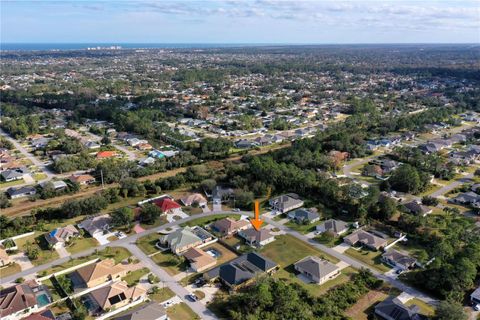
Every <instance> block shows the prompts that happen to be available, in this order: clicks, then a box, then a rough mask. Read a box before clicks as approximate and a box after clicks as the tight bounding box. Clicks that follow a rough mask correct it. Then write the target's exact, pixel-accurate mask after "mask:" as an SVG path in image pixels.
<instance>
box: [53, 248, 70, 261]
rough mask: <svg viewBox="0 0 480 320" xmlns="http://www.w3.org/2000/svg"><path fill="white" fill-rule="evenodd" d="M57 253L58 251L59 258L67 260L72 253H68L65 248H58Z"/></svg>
mask: <svg viewBox="0 0 480 320" xmlns="http://www.w3.org/2000/svg"><path fill="white" fill-rule="evenodd" d="M55 251H57V253H58V256H59V257H60V258H65V257H68V256H69V255H70V253H69V252H68V251H67V249H66V248H65V247H64V246H60V247H58V248H55Z"/></svg>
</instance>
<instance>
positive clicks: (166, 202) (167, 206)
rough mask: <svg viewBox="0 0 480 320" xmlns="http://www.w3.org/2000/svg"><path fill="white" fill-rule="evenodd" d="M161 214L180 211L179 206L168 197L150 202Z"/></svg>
mask: <svg viewBox="0 0 480 320" xmlns="http://www.w3.org/2000/svg"><path fill="white" fill-rule="evenodd" d="M152 203H153V204H155V205H156V206H157V207H159V208H160V209H161V210H162V212H163V213H167V214H173V213H176V212H178V211H180V210H181V206H180V205H179V204H178V203H176V202H175V201H174V200H172V199H171V198H169V197H162V198H159V199H155V200H153V201H152Z"/></svg>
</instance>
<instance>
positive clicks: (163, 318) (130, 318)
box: [112, 301, 168, 320]
mask: <svg viewBox="0 0 480 320" xmlns="http://www.w3.org/2000/svg"><path fill="white" fill-rule="evenodd" d="M167 319H168V317H167V311H166V310H165V308H164V307H163V306H162V305H161V304H160V303H158V302H155V301H152V302H150V303H148V304H146V305H144V306H141V307H139V308H136V309H133V310H132V311H129V312H128V313H126V314H123V315H121V316H118V317H114V318H112V320H167Z"/></svg>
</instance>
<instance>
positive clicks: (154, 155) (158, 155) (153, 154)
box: [148, 149, 165, 159]
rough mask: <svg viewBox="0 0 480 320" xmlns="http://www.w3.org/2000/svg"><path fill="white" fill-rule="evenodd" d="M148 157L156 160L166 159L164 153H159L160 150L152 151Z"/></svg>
mask: <svg viewBox="0 0 480 320" xmlns="http://www.w3.org/2000/svg"><path fill="white" fill-rule="evenodd" d="M148 156H149V157H152V158H156V159H162V158H165V155H164V154H163V152H161V151H159V150H156V149H155V150H152V151H150V152H149V153H148Z"/></svg>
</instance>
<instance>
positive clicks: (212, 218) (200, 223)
mask: <svg viewBox="0 0 480 320" xmlns="http://www.w3.org/2000/svg"><path fill="white" fill-rule="evenodd" d="M223 218H233V219H235V220H238V218H240V215H239V214H218V215H214V216H208V217H202V218H198V219H194V220H191V221H188V222H185V223H183V224H181V226H182V227H185V226H189V227H193V226H201V227H203V226H204V225H206V224H210V223H212V222H215V221H217V220H220V219H223Z"/></svg>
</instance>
